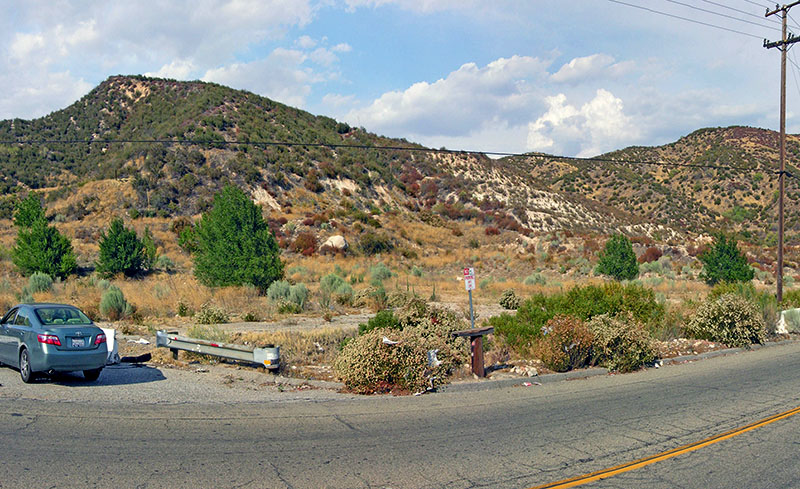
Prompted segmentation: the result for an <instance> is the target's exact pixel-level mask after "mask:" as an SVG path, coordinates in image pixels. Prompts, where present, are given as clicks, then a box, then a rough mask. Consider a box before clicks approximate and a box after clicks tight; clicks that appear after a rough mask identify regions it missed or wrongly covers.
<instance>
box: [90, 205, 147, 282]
mask: <svg viewBox="0 0 800 489" xmlns="http://www.w3.org/2000/svg"><path fill="white" fill-rule="evenodd" d="M145 259H146V257H145V253H144V245H143V244H142V242H141V240H139V238H138V237H137V236H136V231H134V230H132V229H127V228H126V227H125V225H124V224H123V223H122V219H120V218H116V219H114V220H112V221H111V226H109V228H108V234H105V233H103V234H102V235H101V236H100V256H99V258H98V260H97V272H98V273H100V274H101V275H103V276H105V277H110V276H112V275H114V274H117V273H120V272H122V273H124V274H125V275H127V276H129V277H130V276H133V275H136V274H137V273H140V272H142V271H143V270H144V262H145Z"/></svg>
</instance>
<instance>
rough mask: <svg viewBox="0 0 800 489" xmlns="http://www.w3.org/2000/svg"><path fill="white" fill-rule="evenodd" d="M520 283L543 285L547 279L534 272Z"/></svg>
mask: <svg viewBox="0 0 800 489" xmlns="http://www.w3.org/2000/svg"><path fill="white" fill-rule="evenodd" d="M522 283H524V284H525V285H545V284H547V279H546V278H545V276H544V275H542V274H541V273H534V274H532V275H528V276H527V277H525V280H524V281H523V282H522Z"/></svg>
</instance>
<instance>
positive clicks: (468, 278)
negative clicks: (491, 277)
mask: <svg viewBox="0 0 800 489" xmlns="http://www.w3.org/2000/svg"><path fill="white" fill-rule="evenodd" d="M464 287H466V289H467V290H475V269H474V268H465V269H464Z"/></svg>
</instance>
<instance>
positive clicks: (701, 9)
mask: <svg viewBox="0 0 800 489" xmlns="http://www.w3.org/2000/svg"><path fill="white" fill-rule="evenodd" d="M666 1H667V2H670V3H674V4H675V5H682V6H684V7H689V8H691V9H694V10H698V11H700V12H705V13H707V14H712V15H718V16H720V17H725V18H727V19H733V20H738V21H739V22H744V23H746V24H752V25H755V26H758V27H764V28H767V29H772V28H774V27H775V26H770V25H765V24H761V23H759V22H753V21H750V20H746V19H740V18H739V17H734V16H732V15H727V14H721V13H719V12H715V11H713V10H708V9H704V8H700V7H696V6H694V5H690V4H688V3H684V2H679V1H677V0H666ZM710 3H713V2H710Z"/></svg>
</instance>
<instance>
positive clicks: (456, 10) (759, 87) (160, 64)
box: [0, 0, 800, 156]
mask: <svg viewBox="0 0 800 489" xmlns="http://www.w3.org/2000/svg"><path fill="white" fill-rule="evenodd" d="M623 3H627V4H631V5H636V6H639V7H644V8H645V9H649V10H644V9H642V8H635V7H633V6H631V5H623V4H622V3H618V2H614V1H611V0H528V1H524V0H513V1H512V0H494V1H491V2H486V1H485V0H484V1H477V0H476V1H473V0H438V1H434V0H343V1H334V0H230V1H218V0H191V1H190V0H158V1H156V0H153V1H147V0H142V1H135V2H131V1H129V0H124V1H121V0H105V1H95V0H91V1H90V0H24V1H23V0H4V1H3V2H2V3H0V87H2V89H1V90H0V119H7V118H12V117H19V118H23V119H30V118H34V117H40V116H42V115H45V114H47V113H49V112H52V111H55V110H58V109H60V108H63V107H66V106H67V105H69V104H71V103H72V102H74V101H76V100H77V99H78V98H80V97H81V96H82V95H84V94H86V93H87V92H88V91H89V90H91V89H92V88H93V87H94V86H96V85H97V84H98V83H100V82H101V81H103V80H104V79H105V78H107V77H108V76H110V75H116V74H147V75H151V76H163V77H168V78H176V79H183V80H196V79H201V80H208V81H214V82H217V83H221V84H224V85H227V86H231V87H233V88H241V89H246V90H250V91H252V92H255V93H258V94H261V95H264V96H267V97H270V98H272V99H275V100H278V101H280V102H283V103H286V104H289V105H292V106H296V107H300V108H302V109H305V110H308V111H310V112H312V113H314V114H321V115H327V116H331V117H334V118H336V119H339V120H345V121H347V122H349V123H350V124H351V125H355V126H363V127H365V128H366V129H368V130H370V131H373V132H377V133H379V134H384V135H387V136H392V137H403V138H406V139H408V140H411V141H415V142H419V143H422V144H425V145H428V146H432V147H442V146H445V147H448V148H452V149H469V150H482V151H500V152H522V151H542V152H546V153H551V154H562V155H570V156H572V155H578V156H594V155H597V154H600V153H603V152H606V151H610V150H614V149H619V148H622V147H626V146H629V145H657V144H664V143H667V142H671V141H674V140H676V139H677V138H679V137H680V136H682V135H685V134H688V133H689V132H691V131H693V130H695V129H699V128H701V127H709V126H727V125H733V124H741V125H751V126H757V127H765V128H770V129H777V126H778V101H779V97H778V95H779V92H778V90H779V73H780V72H779V69H780V63H779V62H780V55H779V52H778V51H777V50H775V49H772V50H767V49H764V48H763V47H762V39H763V38H765V37H766V38H769V39H770V40H776V39H778V38H779V36H780V24H779V23H777V17H774V18H772V19H765V18H764V12H765V10H766V7H767V6H768V5H770V4H769V3H768V2H766V1H763V0H718V1H710V0H681V1H676V0H626V1H625V2H623ZM654 11H658V12H660V13H656V12H654ZM795 12H796V13H795V14H793V17H796V18H798V19H800V7H797V8H796V10H795ZM665 14H669V15H672V16H679V17H685V18H691V19H695V20H697V21H700V22H704V23H707V24H714V25H716V26H719V27H724V28H727V29H732V30H735V31H739V32H729V31H726V30H722V29H716V28H713V27H710V26H706V25H699V24H695V23H691V22H688V21H685V20H681V19H677V18H674V17H670V16H669V15H665ZM726 16H727V17H726ZM737 19H740V20H737ZM745 21H746V22H745ZM790 25H798V24H797V22H794V19H790ZM795 32H798V33H800V28H798V29H795ZM795 49H800V44H798V48H795ZM789 55H790V56H789V58H790V60H791V63H790V64H789V75H788V81H787V84H788V101H789V105H788V128H789V131H790V132H800V121H798V120H797V119H796V118H795V117H794V113H795V112H796V105H797V103H800V80H798V73H800V71H799V70H798V68H797V67H796V66H795V64H797V63H798V61H797V58H796V57H795V56H796V55H795V53H794V51H793V50H790V51H789Z"/></svg>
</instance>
